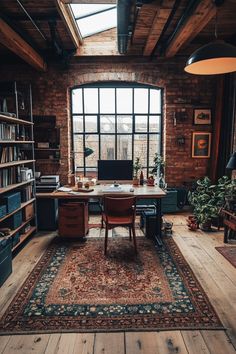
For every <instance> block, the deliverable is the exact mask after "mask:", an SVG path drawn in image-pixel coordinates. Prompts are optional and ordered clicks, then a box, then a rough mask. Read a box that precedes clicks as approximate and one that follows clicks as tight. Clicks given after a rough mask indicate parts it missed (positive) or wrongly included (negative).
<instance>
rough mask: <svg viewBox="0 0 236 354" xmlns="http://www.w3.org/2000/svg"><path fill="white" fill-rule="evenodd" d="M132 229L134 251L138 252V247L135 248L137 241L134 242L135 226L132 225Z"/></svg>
mask: <svg viewBox="0 0 236 354" xmlns="http://www.w3.org/2000/svg"><path fill="white" fill-rule="evenodd" d="M132 231H133V240H134V249H135V253H136V254H137V253H138V249H137V242H136V233H135V226H134V225H132Z"/></svg>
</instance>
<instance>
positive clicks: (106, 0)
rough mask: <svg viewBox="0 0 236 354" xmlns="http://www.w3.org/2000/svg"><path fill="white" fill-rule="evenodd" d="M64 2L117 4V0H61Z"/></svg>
mask: <svg viewBox="0 0 236 354" xmlns="http://www.w3.org/2000/svg"><path fill="white" fill-rule="evenodd" d="M61 2H63V3H64V4H116V0H61Z"/></svg>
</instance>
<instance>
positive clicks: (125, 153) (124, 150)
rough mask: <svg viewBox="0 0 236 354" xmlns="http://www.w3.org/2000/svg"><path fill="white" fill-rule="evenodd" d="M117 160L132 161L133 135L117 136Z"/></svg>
mask: <svg viewBox="0 0 236 354" xmlns="http://www.w3.org/2000/svg"><path fill="white" fill-rule="evenodd" d="M117 160H132V135H117Z"/></svg>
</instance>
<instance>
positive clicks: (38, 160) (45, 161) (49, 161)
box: [36, 159, 60, 164]
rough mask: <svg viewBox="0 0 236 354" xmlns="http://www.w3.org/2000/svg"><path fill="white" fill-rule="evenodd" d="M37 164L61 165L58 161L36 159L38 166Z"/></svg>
mask: <svg viewBox="0 0 236 354" xmlns="http://www.w3.org/2000/svg"><path fill="white" fill-rule="evenodd" d="M37 163H48V164H51V163H52V164H53V163H55V164H60V160H56V159H51V160H50V159H36V164H37Z"/></svg>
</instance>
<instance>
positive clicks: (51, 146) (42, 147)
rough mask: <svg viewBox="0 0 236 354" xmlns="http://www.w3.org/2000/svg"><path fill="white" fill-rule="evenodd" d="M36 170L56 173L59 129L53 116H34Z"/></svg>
mask: <svg viewBox="0 0 236 354" xmlns="http://www.w3.org/2000/svg"><path fill="white" fill-rule="evenodd" d="M34 137H35V160H36V170H37V171H39V172H41V174H42V175H44V174H57V171H58V169H59V167H60V129H59V128H57V127H56V117H55V116H34Z"/></svg>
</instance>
